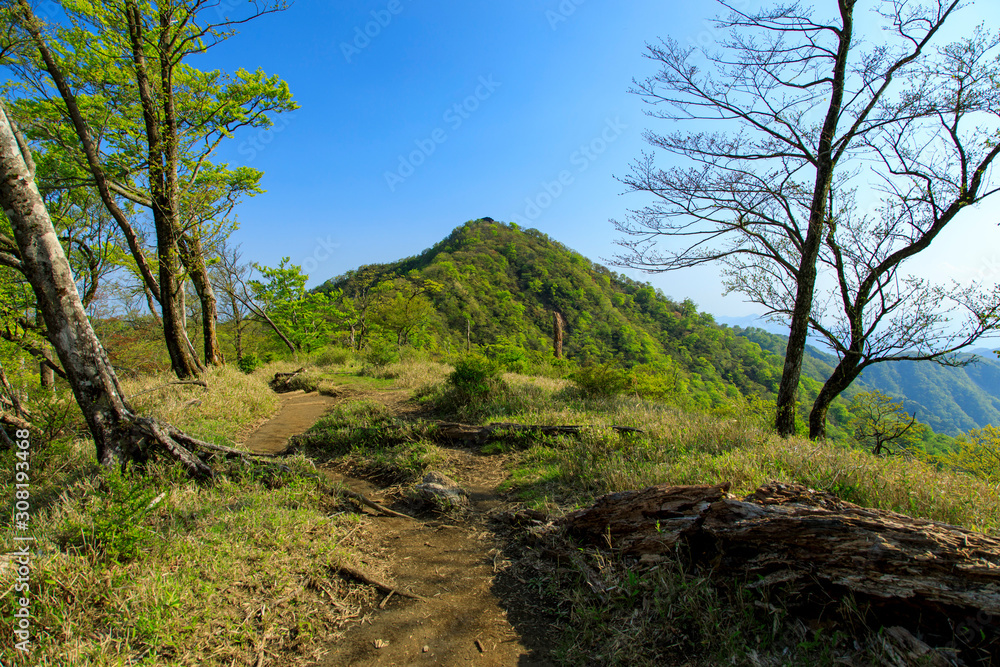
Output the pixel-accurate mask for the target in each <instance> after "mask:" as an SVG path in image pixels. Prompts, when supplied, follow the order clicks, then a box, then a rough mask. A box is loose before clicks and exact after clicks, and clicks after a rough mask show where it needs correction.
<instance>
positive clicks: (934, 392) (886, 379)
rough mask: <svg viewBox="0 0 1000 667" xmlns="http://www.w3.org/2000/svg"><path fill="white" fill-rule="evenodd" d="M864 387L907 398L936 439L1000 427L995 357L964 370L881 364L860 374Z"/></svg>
mask: <svg viewBox="0 0 1000 667" xmlns="http://www.w3.org/2000/svg"><path fill="white" fill-rule="evenodd" d="M987 354H988V353H987ZM971 357H972V355H966V358H971ZM861 381H862V382H864V383H865V384H866V385H868V386H870V387H874V388H876V389H879V390H881V391H883V392H885V393H886V394H889V395H891V396H898V397H901V398H905V399H906V402H905V404H906V409H907V410H908V411H909V412H911V413H913V414H916V416H917V419H919V420H920V421H922V422H924V423H925V424H928V425H929V426H930V427H931V428H933V429H934V430H935V431H936V432H938V433H945V434H948V435H956V434H958V433H959V432H961V431H968V430H969V429H970V428H981V427H983V426H986V425H987V424H992V425H993V426H997V425H1000V361H998V360H997V358H996V357H995V356H994V355H992V354H988V356H987V355H979V356H978V361H977V362H976V363H972V364H970V365H968V366H965V367H961V368H949V367H944V366H939V365H937V364H932V363H918V362H912V361H901V362H898V363H888V364H877V365H875V366H872V367H871V368H868V369H867V370H865V372H864V373H862V374H861Z"/></svg>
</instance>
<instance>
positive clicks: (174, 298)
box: [125, 0, 202, 379]
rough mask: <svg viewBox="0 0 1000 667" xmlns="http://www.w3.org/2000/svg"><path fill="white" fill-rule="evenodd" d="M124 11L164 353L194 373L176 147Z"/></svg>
mask: <svg viewBox="0 0 1000 667" xmlns="http://www.w3.org/2000/svg"><path fill="white" fill-rule="evenodd" d="M125 14H126V18H127V20H128V28H129V39H130V43H131V46H132V64H133V66H134V67H135V76H136V83H137V85H138V88H139V99H140V102H141V104H142V116H143V122H144V124H145V127H146V140H147V143H148V144H149V164H148V170H149V191H150V199H151V200H152V204H153V206H152V209H153V223H154V226H155V227H156V254H157V259H158V260H159V269H160V271H159V278H160V306H161V309H162V313H163V335H164V338H165V340H166V344H167V352H168V353H169V355H170V365H171V367H172V368H173V371H174V373H176V374H177V377H179V378H181V379H184V378H189V377H193V376H195V375H197V374H198V373H199V372H200V371H201V370H202V367H201V365H200V364H199V363H198V360H197V359H196V358H195V357H194V356H193V355H192V354H191V352H190V351H189V349H188V348H189V346H190V341H188V340H187V332H186V331H185V330H184V322H185V313H184V310H183V298H182V295H181V290H183V289H184V283H183V281H182V280H180V275H179V274H180V270H179V266H180V261H179V252H178V246H177V243H178V237H179V236H180V229H179V225H178V222H177V210H176V207H175V203H176V201H177V199H176V189H177V188H176V186H177V179H176V174H175V173H174V174H171V169H170V165H169V159H168V156H169V155H170V154H171V153H172V154H173V155H174V156H175V157H176V150H177V147H176V145H174V146H171V142H172V141H175V140H176V139H175V138H172V137H170V136H167V137H164V136H163V133H162V132H161V131H160V124H159V120H160V119H159V113H158V112H159V110H158V109H157V105H156V102H155V97H154V93H153V88H152V85H151V84H150V81H149V74H148V71H147V69H146V56H145V52H144V47H145V42H146V37H145V34H144V32H145V31H144V25H143V19H142V14H141V13H140V12H139V9H138V7H137V6H136V3H135V1H134V0H126V2H125ZM170 67H172V65H171V64H170V63H169V62H166V63H161V68H162V69H164V70H169V69H170ZM161 80H162V81H161V83H166V84H169V85H172V80H171V78H170V76H169V74H168V73H166V72H164V73H162V75H161ZM162 92H163V94H164V95H166V94H167V93H168V92H172V91H169V89H165V90H163V91H162ZM175 164H176V163H175Z"/></svg>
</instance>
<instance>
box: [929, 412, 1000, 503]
mask: <svg viewBox="0 0 1000 667" xmlns="http://www.w3.org/2000/svg"><path fill="white" fill-rule="evenodd" d="M955 444H957V445H958V451H955V452H951V453H948V454H946V455H944V456H943V457H941V459H942V460H943V461H944V463H946V464H947V465H950V466H952V467H955V468H958V469H959V470H964V471H965V472H968V473H971V474H973V475H976V476H978V477H981V478H982V479H984V480H986V482H987V483H989V484H992V485H993V486H994V487H996V489H997V491H998V492H1000V428H997V427H996V426H984V427H983V428H974V429H972V430H971V431H969V432H968V433H967V434H965V435H962V436H959V437H958V438H956V441H955Z"/></svg>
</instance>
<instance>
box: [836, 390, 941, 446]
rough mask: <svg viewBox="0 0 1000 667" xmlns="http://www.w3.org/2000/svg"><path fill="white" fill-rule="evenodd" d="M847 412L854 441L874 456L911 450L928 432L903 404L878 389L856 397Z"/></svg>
mask: <svg viewBox="0 0 1000 667" xmlns="http://www.w3.org/2000/svg"><path fill="white" fill-rule="evenodd" d="M848 410H849V411H850V413H851V415H852V417H851V422H850V425H851V428H853V429H854V437H855V439H856V440H857V441H858V442H860V443H861V444H863V445H864V446H866V447H868V448H869V449H871V452H872V454H875V455H876V456H881V455H883V454H892V453H893V452H901V451H906V450H909V449H911V448H912V447H913V446H914V445H915V444H917V443H918V442H920V440H921V438H922V437H923V434H924V432H925V431H926V430H927V427H926V426H924V425H923V424H921V423H920V422H918V421H917V416H916V415H910V414H909V413H908V412H907V411H906V410H905V409H904V408H903V403H902V402H900V401H894V400H892V397H891V396H886V395H885V394H883V393H882V392H880V391H877V390H876V391H864V392H861V393H860V394H858V395H857V396H855V397H854V400H853V401H852V402H851V407H850V408H848Z"/></svg>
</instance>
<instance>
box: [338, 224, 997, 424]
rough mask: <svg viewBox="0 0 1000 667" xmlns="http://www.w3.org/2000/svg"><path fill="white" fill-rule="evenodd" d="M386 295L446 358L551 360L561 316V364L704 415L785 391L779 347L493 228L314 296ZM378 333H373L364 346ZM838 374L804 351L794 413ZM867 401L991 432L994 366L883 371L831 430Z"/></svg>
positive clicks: (356, 307) (366, 270)
mask: <svg viewBox="0 0 1000 667" xmlns="http://www.w3.org/2000/svg"><path fill="white" fill-rule="evenodd" d="M390 283H394V285H395V287H394V288H393V289H394V290H399V289H400V287H399V286H400V284H404V283H405V284H407V285H411V286H418V287H421V288H423V289H422V291H421V292H420V298H426V299H427V300H428V303H429V307H428V308H426V312H424V313H422V315H421V318H422V321H421V322H419V323H418V324H416V325H414V326H412V327H410V328H408V329H407V330H406V339H407V341H408V342H410V343H411V344H413V345H415V346H418V347H426V348H431V349H436V350H440V351H451V352H460V351H463V350H465V349H466V348H467V347H472V348H476V349H486V350H488V351H490V352H491V353H492V354H494V355H499V356H505V357H507V358H517V357H518V356H519V355H522V354H523V356H524V358H526V359H528V360H530V361H539V360H545V359H551V358H552V350H553V341H552V332H553V320H554V313H556V312H558V313H559V314H560V316H561V318H562V320H563V322H564V331H565V338H564V344H563V349H564V356H565V357H566V358H567V359H569V360H571V361H574V362H576V363H579V364H581V365H586V364H595V363H607V362H614V363H616V364H620V365H622V366H625V367H633V366H638V365H651V366H653V367H655V368H656V369H657V370H658V371H659V372H661V373H664V374H671V375H673V377H674V381H675V383H676V384H677V386H678V388H683V391H684V393H685V394H686V396H688V397H690V400H691V402H692V403H694V404H695V405H698V406H700V407H705V408H710V407H713V406H715V405H719V404H721V403H723V402H725V401H726V400H727V399H731V398H733V397H735V396H737V395H738V394H742V395H743V396H751V395H752V396H758V397H761V398H765V399H773V397H774V394H775V391H776V389H777V383H778V380H779V379H780V377H781V363H782V354H783V352H784V346H785V338H784V337H783V336H780V335H776V334H772V333H768V332H766V331H763V330H762V329H758V328H741V327H728V326H725V325H719V324H717V323H716V322H715V320H714V318H713V317H712V316H711V315H709V314H706V313H699V312H698V310H697V307H696V306H695V304H694V303H692V302H691V301H690V300H684V301H681V302H676V301H673V300H671V299H669V298H667V297H666V296H665V295H664V294H663V293H662V291H660V290H657V289H654V288H653V287H651V286H650V285H648V284H644V283H640V282H637V281H635V280H632V279H631V278H628V277H626V276H623V275H621V274H618V273H616V272H614V271H611V270H609V269H608V268H606V267H604V266H601V265H599V264H595V263H593V262H591V261H590V260H588V259H586V258H585V257H583V256H582V255H580V254H579V253H577V252H574V251H573V250H571V249H569V248H567V247H566V246H564V245H563V244H561V243H559V242H558V241H555V240H554V239H551V238H549V237H548V236H547V235H546V234H543V233H542V232H539V231H537V230H534V229H522V228H520V227H518V226H517V225H516V224H506V223H500V222H496V221H494V220H492V219H490V218H483V219H480V220H475V221H471V222H468V223H466V224H465V225H462V226H461V227H458V228H457V229H455V230H454V231H453V232H452V233H451V234H449V235H448V237H447V238H445V239H444V240H442V241H441V242H440V243H437V244H436V245H434V246H433V247H431V248H429V249H427V250H425V251H424V252H422V253H420V254H419V255H416V256H414V257H409V258H406V259H403V260H400V261H397V262H393V263H390V264H381V265H372V266H364V267H359V268H358V269H356V270H353V271H350V272H348V273H346V274H345V275H342V276H338V277H336V278H333V279H331V280H329V281H327V282H326V283H325V284H324V285H322V286H321V287H320V288H319V290H320V291H333V290H340V291H342V292H343V294H344V297H346V298H347V299H348V300H351V304H352V305H351V307H350V308H348V310H349V311H353V312H355V313H356V316H357V317H358V318H359V321H360V320H361V319H362V317H363V312H362V311H363V309H364V307H365V305H364V304H365V298H366V295H368V296H370V294H371V293H373V292H375V291H376V290H377V287H376V286H377V285H380V284H382V285H388V284H390ZM409 294H410V295H411V296H412V295H416V294H417V291H415V290H412V289H411V291H410V292H409ZM383 298H388V297H383ZM394 298H395V299H396V301H395V303H396V310H397V311H398V310H399V308H402V307H403V304H404V303H405V302H406V301H407V299H409V298H410V297H408V296H406V297H403V296H400V293H398V292H397V293H396V296H395V297H394ZM397 314H398V313H397ZM376 330H377V327H372V328H371V331H372V332H373V335H374V332H375V331H376ZM835 363H836V359H835V358H834V357H833V356H832V355H830V354H826V353H824V352H822V351H820V350H818V349H816V348H811V347H810V348H807V354H806V358H805V361H804V365H803V378H802V381H801V389H802V397H801V402H802V406H803V408H802V409H803V410H805V409H808V406H809V404H811V401H812V398H813V397H814V396H815V394H816V392H817V391H818V390H819V387H820V385H821V384H822V382H823V381H824V379H825V378H826V377H827V376H828V375H829V373H830V372H831V370H832V368H833V365H834V364H835ZM871 388H877V389H880V390H882V391H884V392H886V393H888V394H890V395H892V396H895V397H897V398H903V399H905V400H906V402H907V407H908V408H909V409H910V411H911V412H913V411H915V412H916V413H917V414H918V417H919V418H920V420H921V421H924V422H925V423H928V424H929V425H931V426H932V427H933V428H934V430H935V431H938V432H941V433H948V434H956V433H958V432H959V431H961V430H967V429H969V428H973V427H976V426H982V425H985V424H987V423H994V424H996V423H1000V418H998V417H1000V400H998V399H997V398H996V396H997V394H998V393H1000V391H998V390H1000V363H997V361H996V360H993V359H986V360H985V361H984V362H983V363H981V364H976V365H973V366H969V367H967V368H960V369H954V368H941V367H939V366H936V365H934V364H930V363H927V364H923V363H921V364H915V363H899V364H895V363H892V364H880V365H878V366H876V367H873V368H871V369H869V370H868V371H866V372H865V374H864V375H863V377H862V381H859V382H858V383H856V386H854V387H852V388H851V389H850V390H849V391H848V392H846V393H845V396H844V397H843V399H842V400H840V401H838V403H837V404H835V405H834V406H833V408H832V409H831V413H830V417H831V420H832V421H833V422H835V423H841V424H843V423H845V421H846V418H847V415H846V412H845V406H846V404H847V402H849V400H850V398H851V396H853V395H854V394H855V393H857V392H858V391H861V390H864V389H871Z"/></svg>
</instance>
